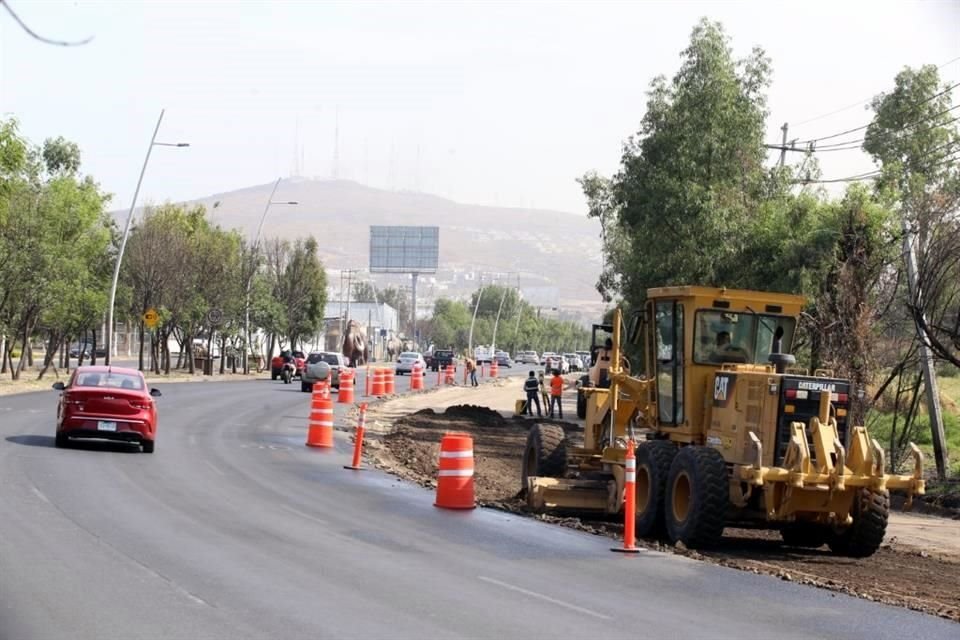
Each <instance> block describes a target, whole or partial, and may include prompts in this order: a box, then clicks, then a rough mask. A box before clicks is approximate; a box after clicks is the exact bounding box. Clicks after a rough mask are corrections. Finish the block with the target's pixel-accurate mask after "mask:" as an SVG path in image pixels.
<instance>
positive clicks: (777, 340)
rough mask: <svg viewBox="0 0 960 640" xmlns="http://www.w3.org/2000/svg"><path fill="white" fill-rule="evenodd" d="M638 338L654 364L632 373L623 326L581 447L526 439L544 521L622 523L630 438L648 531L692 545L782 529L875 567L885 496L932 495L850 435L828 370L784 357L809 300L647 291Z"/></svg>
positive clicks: (846, 399)
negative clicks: (731, 532) (566, 515)
mask: <svg viewBox="0 0 960 640" xmlns="http://www.w3.org/2000/svg"><path fill="white" fill-rule="evenodd" d="M647 297H648V300H647V303H646V307H645V309H644V312H643V313H640V314H637V315H636V316H634V317H633V318H632V320H631V322H630V326H629V329H628V336H627V337H629V339H630V340H631V341H632V342H634V343H635V344H636V345H637V347H639V350H640V352H641V353H642V359H641V362H639V363H636V362H635V363H634V365H633V371H634V373H633V374H630V373H629V372H628V371H626V370H625V369H624V368H623V367H622V366H621V363H622V362H623V360H622V359H621V357H620V355H621V351H622V349H621V342H622V338H623V336H622V332H621V328H622V326H623V322H622V318H621V317H620V314H619V311H618V312H617V316H616V318H615V321H614V324H613V354H612V357H610V359H609V361H610V362H611V367H610V371H609V375H606V376H604V377H605V378H606V380H608V381H609V386H607V387H604V386H603V385H600V386H597V387H589V386H588V387H587V388H584V389H582V390H581V391H580V393H581V397H580V402H581V407H583V408H585V414H586V426H585V430H584V445H583V446H582V447H572V446H570V443H569V441H568V440H567V439H566V437H565V434H564V432H563V430H562V429H561V428H560V427H558V426H555V425H546V424H539V425H536V426H535V427H534V428H533V429H531V431H530V435H529V438H528V441H527V446H526V449H525V451H524V461H523V478H522V483H523V488H524V489H525V490H526V495H527V501H528V504H529V506H530V507H531V508H532V509H534V510H536V511H547V510H561V511H568V512H594V513H596V512H600V513H606V514H615V513H619V512H620V511H621V509H622V505H623V487H624V455H625V453H626V446H627V441H628V440H629V439H633V440H635V441H637V442H638V446H637V448H636V457H637V479H636V504H637V515H636V530H637V534H638V535H641V536H665V537H666V538H667V539H668V540H670V541H671V542H677V541H681V542H683V543H684V544H685V545H687V546H689V547H697V546H700V547H703V546H709V545H711V544H714V543H716V542H717V541H718V540H719V538H720V536H721V535H722V533H723V529H724V527H725V526H728V525H730V526H737V527H751V528H768V529H779V530H780V532H781V535H782V536H783V539H784V541H785V542H786V543H787V544H790V545H794V546H810V547H818V546H820V545H822V544H825V543H826V544H829V546H830V548H831V549H832V550H833V551H834V552H835V553H838V554H841V555H848V556H854V557H864V556H869V555H871V554H873V553H874V552H875V551H876V550H877V548H879V546H880V543H881V542H882V541H883V536H884V534H885V531H886V525H887V518H888V514H889V508H890V499H889V490H890V489H902V490H904V491H906V492H907V495H908V504H909V501H910V500H912V498H913V496H914V495H918V494H923V491H924V483H923V477H922V470H923V455H922V454H921V452H920V450H919V449H918V448H917V447H916V446H915V445H913V444H912V443H911V445H910V447H911V450H912V452H913V458H914V469H913V473H912V474H911V475H888V474H886V473H885V472H884V454H883V450H882V449H881V447H880V446H879V444H878V443H877V442H876V440H873V439H871V438H870V436H869V435H868V433H867V430H866V428H864V427H862V426H850V425H848V422H847V418H848V411H849V405H850V400H851V393H852V391H853V390H852V389H851V386H850V383H849V381H847V380H843V379H839V378H836V377H833V375H832V373H831V372H829V371H817V372H815V375H812V376H811V375H808V374H807V372H806V371H798V370H797V369H796V368H795V367H794V366H793V365H795V359H794V357H793V356H792V355H790V354H789V353H788V351H789V347H790V345H791V343H792V341H793V333H794V329H795V328H796V321H797V317H798V316H799V314H800V310H801V308H802V305H803V304H804V299H803V298H802V297H799V296H790V295H784V294H774V293H761V292H755V291H736V290H730V289H714V288H706V287H666V288H660V289H650V290H649V291H648V292H647Z"/></svg>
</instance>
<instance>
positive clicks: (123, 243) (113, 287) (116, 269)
mask: <svg viewBox="0 0 960 640" xmlns="http://www.w3.org/2000/svg"><path fill="white" fill-rule="evenodd" d="M165 111H166V109H161V110H160V117H159V118H157V126H156V127H154V128H153V135H152V136H151V137H150V146H149V147H147V157H146V158H144V159H143V167H141V168H140V177H139V178H138V179H137V188H136V189H134V191H133V202H131V203H130V212H129V213H127V222H126V224H125V225H124V227H123V238H122V239H121V240H120V251H119V252H118V253H117V262H116V264H115V265H114V266H113V282H112V283H111V284H110V302H109V306H108V307H107V335H106V343H107V357H106V358H105V361H106V364H107V365H109V364H110V357H111V356H112V355H113V349H114V345H113V306H114V304H115V303H116V301H117V282H118V281H119V279H120V263H121V261H122V260H123V252H124V250H125V249H126V248H127V238H129V237H130V223H131V222H132V221H133V211H134V209H136V206H137V196H138V195H140V185H142V184H143V175H144V174H145V173H146V172H147V164H148V163H149V162H150V152H152V151H153V148H154V147H155V146H163V147H189V146H190V145H189V144H188V143H186V142H177V143H168V142H157V133H158V132H159V131H160V123H161V122H163V114H164V112H165Z"/></svg>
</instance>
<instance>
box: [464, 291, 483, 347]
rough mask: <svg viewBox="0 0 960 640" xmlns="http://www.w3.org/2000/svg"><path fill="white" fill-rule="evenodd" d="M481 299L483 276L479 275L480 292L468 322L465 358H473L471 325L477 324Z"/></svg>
mask: <svg viewBox="0 0 960 640" xmlns="http://www.w3.org/2000/svg"><path fill="white" fill-rule="evenodd" d="M481 298H483V274H482V273H481V274H480V291H479V292H478V293H477V304H476V305H474V307H473V320H471V321H470V337H469V338H468V339H467V357H469V358H472V357H473V325H474V324H475V323H476V322H477V309H479V308H480V299H481Z"/></svg>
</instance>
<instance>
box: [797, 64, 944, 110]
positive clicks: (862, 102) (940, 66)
mask: <svg viewBox="0 0 960 640" xmlns="http://www.w3.org/2000/svg"><path fill="white" fill-rule="evenodd" d="M958 60H960V56H958V57H956V58H954V59H952V60H947V61H946V62H944V63H943V64H941V65H938V66H937V69H942V68H944V67H946V66H948V65H951V64H953V63H954V62H956V61H958ZM873 98H874V96H870V97H869V98H864V99H863V100H860V101H859V102H854V103H853V104H850V105H847V106H845V107H840V108H839V109H836V110H834V111H831V112H830V113H824V114H822V115H819V116H814V117H813V118H809V119H807V120H802V121H800V122H796V123H794V126H796V127H799V126H801V125H805V124H809V123H811V122H816V121H817V120H822V119H824V118H829V117H830V116H835V115H837V114H838V113H843V112H844V111H849V110H850V109H853V108H854V107H859V106H860V105H862V104H866V103H868V102H870V101H871V100H873Z"/></svg>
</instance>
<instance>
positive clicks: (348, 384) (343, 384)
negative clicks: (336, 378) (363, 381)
mask: <svg viewBox="0 0 960 640" xmlns="http://www.w3.org/2000/svg"><path fill="white" fill-rule="evenodd" d="M337 402H338V403H339V404H352V403H353V371H352V370H350V369H344V370H342V371H341V372H340V391H338V392H337Z"/></svg>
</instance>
